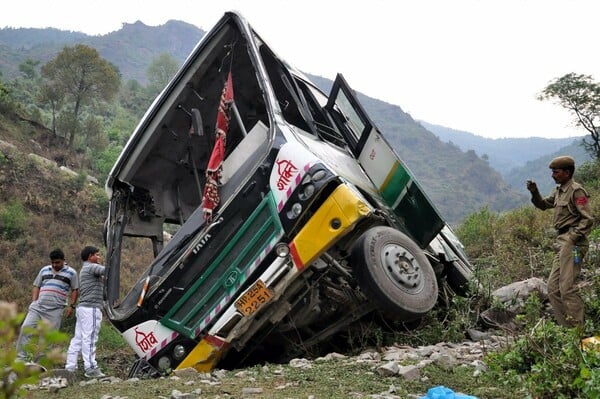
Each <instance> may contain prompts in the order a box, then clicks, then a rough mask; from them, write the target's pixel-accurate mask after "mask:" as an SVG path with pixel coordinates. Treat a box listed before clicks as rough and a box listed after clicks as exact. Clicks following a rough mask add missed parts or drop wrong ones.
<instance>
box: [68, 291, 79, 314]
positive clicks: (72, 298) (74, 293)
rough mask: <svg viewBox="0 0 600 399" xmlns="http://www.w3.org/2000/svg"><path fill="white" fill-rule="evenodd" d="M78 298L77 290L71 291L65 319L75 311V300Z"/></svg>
mask: <svg viewBox="0 0 600 399" xmlns="http://www.w3.org/2000/svg"><path fill="white" fill-rule="evenodd" d="M78 297H79V289H78V288H76V289H74V290H71V295H70V298H69V304H68V305H67V313H66V315H67V317H71V315H72V314H73V310H75V306H76V304H77V298H78Z"/></svg>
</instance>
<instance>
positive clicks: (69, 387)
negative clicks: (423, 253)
mask: <svg viewBox="0 0 600 399" xmlns="http://www.w3.org/2000/svg"><path fill="white" fill-rule="evenodd" d="M470 334H471V337H472V339H473V340H468V341H465V342H462V343H460V344H452V343H439V344H436V345H429V346H420V347H416V348H413V347H408V346H389V347H385V348H381V349H379V350H376V349H369V350H365V351H363V352H362V353H360V354H359V355H358V356H353V357H349V356H344V355H341V354H338V353H330V354H328V355H327V356H324V357H321V358H317V359H314V360H307V359H293V360H291V361H290V362H289V363H288V364H286V365H273V364H271V365H265V366H261V367H255V368H250V369H243V370H232V371H226V370H214V371H213V372H212V373H198V372H196V371H195V370H193V369H185V370H179V371H175V372H174V373H173V375H171V376H170V377H166V378H163V379H161V380H152V383H156V382H161V381H162V386H163V387H166V386H168V387H171V388H170V393H167V394H165V392H164V390H160V392H158V391H157V393H156V394H155V395H154V396H147V395H148V393H147V392H145V393H144V394H143V395H144V396H137V395H136V392H137V393H138V394H140V393H141V388H136V387H142V386H146V385H149V384H150V382H149V380H142V381H140V380H139V379H135V378H133V379H125V380H123V379H121V378H117V377H110V376H109V377H105V378H103V379H100V380H98V379H91V380H88V379H80V378H79V376H76V375H75V376H73V375H71V374H69V373H68V372H66V371H64V370H53V371H50V372H49V373H47V374H46V375H45V376H43V378H42V379H41V380H40V383H39V384H37V385H30V386H27V387H26V388H27V389H28V390H29V395H30V396H32V397H40V398H41V397H44V398H46V396H45V395H47V393H48V392H52V393H54V394H55V397H56V398H63V397H65V398H66V397H72V394H71V393H72V392H74V391H75V390H77V392H79V393H80V394H84V393H85V392H87V391H93V392H94V395H93V396H90V397H95V398H102V399H111V398H120V399H123V398H125V397H129V398H136V397H155V398H160V399H164V398H170V399H188V398H189V399H191V398H194V399H197V398H208V397H215V398H216V397H219V398H230V397H244V398H249V397H256V398H263V397H282V398H285V397H290V398H297V397H303V398H306V397H308V398H318V397H323V396H322V392H317V391H315V392H314V393H311V392H306V391H305V390H302V391H300V390H299V387H300V384H301V381H302V377H300V378H298V376H295V377H294V376H293V375H294V374H297V373H298V372H301V375H305V374H304V372H309V371H310V370H312V369H314V368H318V367H327V366H335V368H338V369H341V368H348V369H349V370H353V372H355V373H357V375H361V376H365V375H370V376H372V377H373V378H375V379H378V380H380V381H388V382H389V383H387V385H386V383H384V385H385V386H386V387H387V388H386V389H384V390H379V391H376V392H374V391H372V390H371V389H372V388H370V387H366V389H364V390H363V391H359V390H356V391H354V390H351V391H350V392H346V393H341V392H340V394H342V396H339V397H344V396H346V395H349V396H346V397H354V398H363V397H365V398H367V397H368V398H381V399H383V398H386V399H392V398H403V399H405V398H422V397H424V396H425V395H426V394H427V389H426V388H420V391H414V392H413V391H411V392H407V391H406V386H407V385H410V382H418V383H419V384H418V385H419V386H424V387H427V386H430V387H434V386H437V385H439V383H438V382H437V381H433V380H431V377H429V376H428V373H426V372H423V371H424V370H425V368H426V367H428V366H430V365H435V366H436V367H437V368H438V369H441V370H442V371H444V370H446V371H448V372H453V370H455V369H457V368H460V369H462V370H463V371H464V372H467V373H468V374H470V375H471V376H472V377H474V378H477V377H478V376H479V375H480V374H482V373H485V371H486V364H485V362H484V356H485V354H486V353H488V352H489V351H492V350H496V349H498V348H500V347H502V346H503V345H506V344H507V343H508V340H509V338H507V337H504V336H497V335H490V334H488V333H482V332H478V331H474V330H472V331H470ZM357 370H358V372H356V371H357ZM259 375H260V377H259ZM361 378H362V377H361ZM264 381H270V383H265V382H264ZM449 389H451V388H449ZM61 391H63V392H64V394H63V392H61ZM456 393H457V395H456V396H454V397H456V398H459V397H469V396H459V395H471V394H472V393H469V392H465V393H460V392H458V391H457V392H456ZM297 395H299V396H297ZM336 395H337V393H334V392H332V393H331V396H328V397H338V396H336ZM81 397H87V396H81ZM488 397H494V396H488ZM498 397H502V396H498Z"/></svg>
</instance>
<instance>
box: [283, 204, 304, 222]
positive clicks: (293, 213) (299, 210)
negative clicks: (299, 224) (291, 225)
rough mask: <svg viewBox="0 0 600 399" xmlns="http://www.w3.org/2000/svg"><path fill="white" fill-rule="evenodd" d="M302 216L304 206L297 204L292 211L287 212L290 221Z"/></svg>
mask: <svg viewBox="0 0 600 399" xmlns="http://www.w3.org/2000/svg"><path fill="white" fill-rule="evenodd" d="M301 214H302V205H300V204H299V203H298V202H296V203H295V204H294V205H292V207H291V208H290V210H289V211H288V212H287V217H288V219H296V218H297V217H298V216H300V215H301Z"/></svg>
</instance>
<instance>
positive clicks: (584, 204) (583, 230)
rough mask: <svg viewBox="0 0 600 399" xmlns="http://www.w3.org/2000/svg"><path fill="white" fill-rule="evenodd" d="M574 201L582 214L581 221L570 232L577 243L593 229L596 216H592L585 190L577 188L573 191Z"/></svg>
mask: <svg viewBox="0 0 600 399" xmlns="http://www.w3.org/2000/svg"><path fill="white" fill-rule="evenodd" d="M573 202H574V203H575V207H576V208H577V212H579V215H580V219H579V222H578V223H577V225H575V226H573V229H571V231H570V232H569V237H570V238H571V240H573V242H574V243H575V242H577V241H579V240H580V239H583V238H584V237H586V236H587V235H588V234H589V233H590V232H591V231H592V227H593V226H594V217H593V216H592V209H591V207H590V201H589V197H588V196H587V193H586V192H585V191H584V190H582V189H577V190H575V192H574V193H573Z"/></svg>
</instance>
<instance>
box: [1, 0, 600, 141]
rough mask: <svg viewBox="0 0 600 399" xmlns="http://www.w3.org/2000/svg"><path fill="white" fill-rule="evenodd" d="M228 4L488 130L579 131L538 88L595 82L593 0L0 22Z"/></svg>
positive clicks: (430, 118) (270, 33)
mask: <svg viewBox="0 0 600 399" xmlns="http://www.w3.org/2000/svg"><path fill="white" fill-rule="evenodd" d="M230 10H235V11H238V12H240V13H241V14H242V15H243V16H244V17H245V18H246V19H247V20H248V22H249V23H250V24H251V25H252V26H253V27H254V29H255V30H256V31H257V32H258V33H259V34H260V35H261V37H262V38H263V39H264V40H265V41H266V42H267V43H268V44H269V45H270V46H271V47H272V48H273V50H274V51H275V52H276V53H277V54H279V55H280V56H281V57H282V58H284V59H285V60H287V61H288V62H289V63H291V64H292V65H294V66H296V67H297V68H299V69H300V70H302V71H304V72H306V73H310V74H313V75H319V76H322V77H325V78H328V79H331V80H333V79H334V78H335V75H336V73H338V72H340V73H342V74H343V75H344V77H345V78H346V80H347V81H348V83H349V84H350V86H352V88H353V89H355V90H356V91H359V92H361V93H363V94H365V95H368V96H370V97H374V98H377V99H379V100H382V101H385V102H388V103H390V104H394V105H398V106H400V107H401V108H402V109H403V110H404V111H405V112H408V113H409V114H410V115H411V116H412V117H413V118H414V119H416V120H424V121H426V122H428V123H432V124H437V125H442V126H446V127H449V128H452V129H457V130H463V131H468V132H471V133H474V134H477V135H479V136H484V137H488V138H503V137H509V138H516V137H533V136H535V137H548V138H565V137H576V136H582V135H585V134H586V131H585V130H584V129H583V128H581V127H576V126H575V125H574V116H573V115H572V114H570V113H569V112H568V111H567V110H565V109H563V108H561V107H560V106H559V105H557V104H555V103H553V102H549V101H539V100H537V96H538V95H539V93H540V92H541V91H542V90H543V89H544V87H546V86H547V85H548V84H549V83H551V82H552V81H553V80H555V79H557V78H559V77H561V76H563V75H565V74H567V73H571V72H573V73H577V74H584V75H591V76H592V78H593V79H594V80H595V81H596V82H598V81H600V51H599V50H598V27H597V23H596V22H597V21H596V20H597V16H598V15H600V1H598V0H362V1H358V0H354V1H349V0H295V1H284V0H279V1H277V0H213V1H206V0H169V1H165V0H162V1H157V0H119V1H116V0H101V1H95V0H93V1H92V0H52V1H48V0H21V1H16V2H11V6H10V7H5V8H4V9H3V10H2V13H0V28H6V27H13V28H21V27H22V28H47V27H51V28H58V29H63V30H71V31H78V32H84V33H87V34H90V35H103V34H106V33H109V32H113V31H116V30H119V29H120V28H121V27H122V24H123V23H134V22H136V21H141V22H143V23H144V24H146V25H150V26H157V25H162V24H164V23H165V22H167V21H168V20H179V21H184V22H187V23H190V24H193V25H196V26H197V27H199V28H201V29H203V30H205V31H208V30H210V29H211V28H212V26H213V25H214V24H215V23H216V22H217V21H218V20H219V19H220V18H221V17H222V16H223V14H224V13H225V12H226V11H230Z"/></svg>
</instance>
